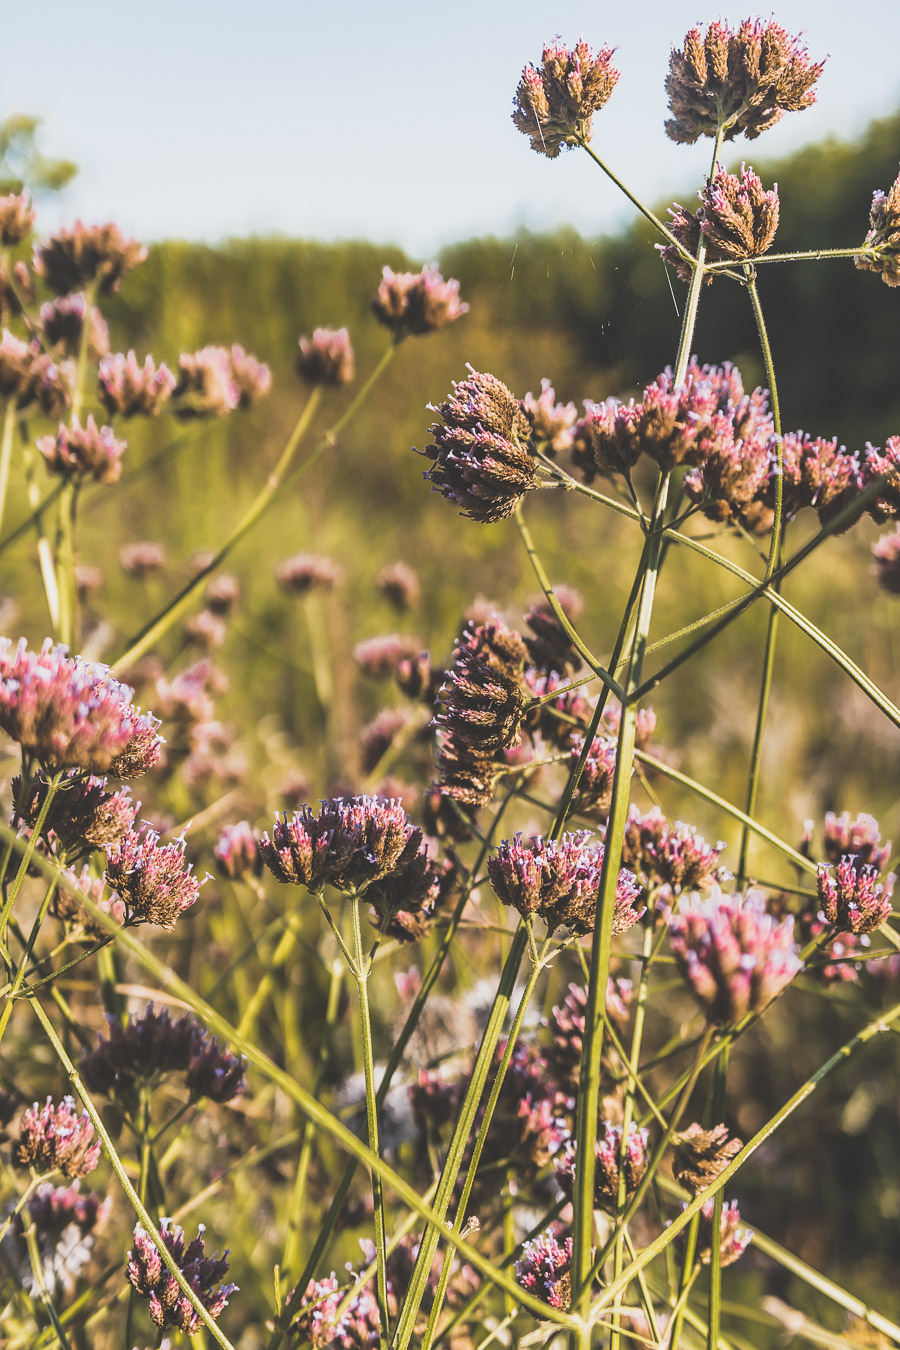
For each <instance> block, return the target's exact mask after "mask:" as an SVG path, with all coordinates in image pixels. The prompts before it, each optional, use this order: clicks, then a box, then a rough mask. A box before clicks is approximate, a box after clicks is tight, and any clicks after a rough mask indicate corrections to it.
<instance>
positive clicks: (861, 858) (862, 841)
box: [824, 811, 891, 872]
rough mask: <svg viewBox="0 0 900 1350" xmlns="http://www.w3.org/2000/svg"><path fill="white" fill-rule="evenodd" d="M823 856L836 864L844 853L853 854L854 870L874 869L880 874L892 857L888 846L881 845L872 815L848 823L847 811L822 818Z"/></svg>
mask: <svg viewBox="0 0 900 1350" xmlns="http://www.w3.org/2000/svg"><path fill="white" fill-rule="evenodd" d="M824 847H825V857H826V858H827V859H828V861H829V862H833V863H838V862H840V861H841V858H843V856H844V854H845V853H852V854H853V855H854V858H855V863H856V866H857V867H863V866H866V867H874V868H875V870H876V871H877V872H882V871H883V870H884V868H885V866H886V864H887V861H888V859H889V858H890V856H891V845H890V843H886V844H883V843H882V842H881V832H880V830H879V829H878V821H877V820H876V819H875V817H874V816H869V815H865V814H863V815H859V816H857V817H856V819H855V820H851V818H850V812H849V811H844V812H842V814H841V815H839V816H838V815H835V813H834V811H828V812H826V815H825V838H824Z"/></svg>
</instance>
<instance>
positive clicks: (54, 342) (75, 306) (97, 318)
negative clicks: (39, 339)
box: [41, 293, 109, 361]
mask: <svg viewBox="0 0 900 1350" xmlns="http://www.w3.org/2000/svg"><path fill="white" fill-rule="evenodd" d="M86 313H87V296H86V295H84V293H82V294H80V295H60V296H57V298H56V299H55V300H48V301H47V302H46V304H43V305H41V328H42V329H43V332H44V337H45V339H46V341H47V343H48V344H49V345H50V346H51V347H58V348H60V349H61V352H62V355H63V356H68V357H77V356H78V352H79V348H80V346H81V334H82V330H83V328H84V316H85V314H86ZM87 350H88V355H89V356H90V357H92V358H93V360H95V361H99V360H100V359H101V358H102V357H104V356H107V355H108V353H109V329H108V328H107V326H106V320H105V319H104V317H103V315H102V314H101V313H100V311H99V309H97V307H96V306H94V307H93V308H92V309H91V312H90V317H89V320H88V346H87Z"/></svg>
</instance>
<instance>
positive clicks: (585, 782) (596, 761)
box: [569, 732, 616, 820]
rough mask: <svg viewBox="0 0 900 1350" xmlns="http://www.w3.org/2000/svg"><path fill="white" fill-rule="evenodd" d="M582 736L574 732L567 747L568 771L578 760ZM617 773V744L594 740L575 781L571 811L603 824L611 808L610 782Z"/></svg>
mask: <svg viewBox="0 0 900 1350" xmlns="http://www.w3.org/2000/svg"><path fill="white" fill-rule="evenodd" d="M583 747H584V736H583V735H581V733H580V732H576V733H575V735H574V736H573V737H572V739H571V741H570V743H569V769H570V770H571V769H573V768H574V766H575V765H576V764H577V763H578V760H579V759H580V758H581V753H582V749H583ZM615 773H616V743H615V741H612V740H610V739H609V738H608V737H606V736H596V737H595V738H594V740H593V741H592V743H591V748H590V750H589V751H588V754H587V759H586V760H585V761H584V767H583V769H582V771H581V777H580V778H579V780H578V787H577V789H576V792H575V796H574V798H573V801H572V809H573V810H574V811H577V812H578V813H579V814H580V815H587V816H590V817H592V818H596V819H598V820H605V819H606V817H607V816H608V815H609V808H610V806H611V804H612V788H613V779H614V778H615Z"/></svg>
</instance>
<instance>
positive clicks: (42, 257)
mask: <svg viewBox="0 0 900 1350" xmlns="http://www.w3.org/2000/svg"><path fill="white" fill-rule="evenodd" d="M146 257H147V250H146V249H145V248H144V247H143V246H142V245H141V244H139V243H138V241H137V240H136V239H126V238H125V237H124V235H123V234H122V232H121V230H120V229H119V228H118V226H117V225H111V224H110V225H83V224H82V223H81V221H80V220H79V221H76V223H75V225H74V226H73V227H72V229H70V230H60V232H59V233H58V234H55V235H53V236H51V238H50V239H48V241H47V243H46V244H40V245H39V246H38V247H37V248H36V249H35V251H34V270H35V271H36V272H37V274H38V276H39V277H41V279H42V280H43V281H44V282H45V283H46V284H47V285H48V286H49V287H50V290H51V291H55V292H56V294H57V295H67V294H68V293H69V292H70V291H81V290H84V289H85V287H86V286H90V285H94V284H96V285H97V286H98V288H99V289H100V291H103V292H109V291H117V290H118V289H119V282H120V281H121V279H122V277H123V276H124V275H125V273H126V272H132V271H134V269H135V267H138V266H139V265H140V264H141V263H142V262H144V261H145V260H146Z"/></svg>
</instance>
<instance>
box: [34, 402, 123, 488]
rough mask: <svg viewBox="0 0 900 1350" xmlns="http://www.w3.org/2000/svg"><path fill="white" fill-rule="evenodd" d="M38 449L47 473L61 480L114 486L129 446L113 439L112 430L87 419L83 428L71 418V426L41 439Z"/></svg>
mask: <svg viewBox="0 0 900 1350" xmlns="http://www.w3.org/2000/svg"><path fill="white" fill-rule="evenodd" d="M37 448H38V450H40V452H41V454H42V455H43V457H44V463H45V464H46V465H47V468H48V469H49V471H50V473H52V474H58V475H59V476H60V477H61V478H72V479H74V480H75V481H76V482H81V481H83V480H84V479H85V478H93V479H94V481H95V482H97V483H117V482H118V481H119V479H120V478H121V477H122V456H123V455H124V453H125V451H126V450H127V448H128V447H127V446H126V444H125V442H124V441H120V440H118V439H117V438H116V436H115V435H114V434H113V429H112V427H98V426H97V423H96V422H95V421H94V419H93V417H92V416H89V417H88V419H87V422H86V424H85V425H84V426H82V425H81V423H80V422H79V421H78V419H77V418H73V419H72V425H71V426H70V427H67V426H63V425H60V427H59V430H58V431H57V433H56V435H55V436H42V437H41V438H40V440H39V441H38V443H37Z"/></svg>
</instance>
